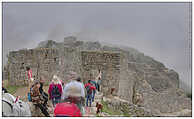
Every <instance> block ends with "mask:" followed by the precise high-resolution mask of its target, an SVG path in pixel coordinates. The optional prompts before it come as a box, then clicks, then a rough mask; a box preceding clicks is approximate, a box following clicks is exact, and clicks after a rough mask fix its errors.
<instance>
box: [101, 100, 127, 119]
mask: <svg viewBox="0 0 194 119" xmlns="http://www.w3.org/2000/svg"><path fill="white" fill-rule="evenodd" d="M101 103H102V105H103V109H102V112H105V113H108V114H109V115H110V116H111V115H112V116H114V115H117V116H118V115H120V116H122V117H130V115H129V114H127V113H121V112H120V111H119V110H113V109H111V108H109V107H108V104H107V103H106V102H104V101H102V102H101ZM97 116H99V115H97Z"/></svg>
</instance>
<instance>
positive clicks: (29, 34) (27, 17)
mask: <svg viewBox="0 0 194 119" xmlns="http://www.w3.org/2000/svg"><path fill="white" fill-rule="evenodd" d="M190 6H191V3H3V62H4V64H5V62H6V60H7V59H6V54H7V53H8V52H9V51H13V50H18V49H23V48H34V47H36V46H37V45H38V43H39V42H41V41H44V40H55V41H63V39H64V37H65V36H70V35H74V36H76V37H77V38H78V39H79V40H87V41H88V40H89V41H99V42H106V43H111V44H116V45H123V46H129V47H133V48H135V49H137V50H139V51H140V52H143V53H144V54H145V55H148V56H151V57H153V58H154V59H155V60H157V61H160V62H162V63H163V64H164V65H165V66H166V67H167V68H170V69H174V70H175V71H176V72H178V73H179V76H180V80H181V81H182V82H184V84H181V87H183V88H184V89H185V90H186V91H187V92H191V84H192V83H191V48H190V47H191V39H190V38H191V36H190V35H189V29H191V27H190V23H191V19H190V10H189V7H190Z"/></svg>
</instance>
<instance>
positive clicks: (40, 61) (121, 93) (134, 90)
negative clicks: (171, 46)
mask: <svg viewBox="0 0 194 119" xmlns="http://www.w3.org/2000/svg"><path fill="white" fill-rule="evenodd" d="M26 66H30V67H31V69H32V72H33V76H34V77H35V79H39V78H40V76H41V75H43V74H46V75H47V79H48V81H50V80H51V79H52V76H53V75H54V74H56V75H58V76H59V77H60V78H61V79H63V80H64V81H67V77H66V76H67V75H66V74H67V73H68V72H69V71H75V72H77V73H78V74H79V75H80V77H81V78H82V79H83V81H84V82H87V81H88V80H89V79H94V78H95V77H96V75H97V74H98V70H99V69H100V70H101V71H102V92H103V94H104V96H107V95H110V90H111V88H115V91H114V92H113V95H114V96H116V97H119V98H121V99H124V100H126V101H128V103H130V104H134V105H137V106H139V107H142V108H145V109H148V110H150V111H151V113H152V114H153V115H155V116H160V115H164V114H168V115H169V114H171V113H173V114H175V113H174V112H180V111H182V110H191V99H189V98H187V97H186V95H185V93H184V91H183V90H182V89H180V88H179V76H178V74H177V73H176V72H175V71H174V70H170V69H168V68H166V67H165V66H164V65H163V64H162V63H160V62H158V61H156V60H154V59H153V58H151V57H149V56H145V55H144V54H143V53H140V52H138V51H137V50H135V49H133V48H128V47H121V46H119V47H118V46H110V45H102V44H100V43H99V42H83V41H78V40H77V39H76V37H73V36H70V37H66V38H64V42H61V43H57V42H55V41H51V40H49V41H44V42H41V43H40V44H39V45H38V47H37V48H35V49H23V50H19V51H12V52H10V53H9V56H8V62H7V65H6V67H5V68H4V71H3V79H8V80H9V85H23V84H24V85H25V81H24V79H25V78H26V77H25V68H26ZM180 114H181V113H180ZM189 116H191V115H189Z"/></svg>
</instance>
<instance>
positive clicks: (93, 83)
mask: <svg viewBox="0 0 194 119" xmlns="http://www.w3.org/2000/svg"><path fill="white" fill-rule="evenodd" d="M90 82H91V83H92V85H94V86H95V88H96V89H97V87H98V85H97V83H96V81H94V80H90ZM95 94H96V90H93V91H92V102H94V98H95Z"/></svg>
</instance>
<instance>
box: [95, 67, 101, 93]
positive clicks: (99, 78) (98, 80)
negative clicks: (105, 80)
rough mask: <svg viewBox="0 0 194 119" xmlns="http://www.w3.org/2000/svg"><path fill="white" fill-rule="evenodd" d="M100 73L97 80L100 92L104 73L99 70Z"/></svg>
mask: <svg viewBox="0 0 194 119" xmlns="http://www.w3.org/2000/svg"><path fill="white" fill-rule="evenodd" d="M98 71H99V74H98V76H97V77H96V78H97V87H98V88H97V90H98V92H100V87H101V86H100V85H101V81H102V72H101V70H100V69H99V70H98Z"/></svg>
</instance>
